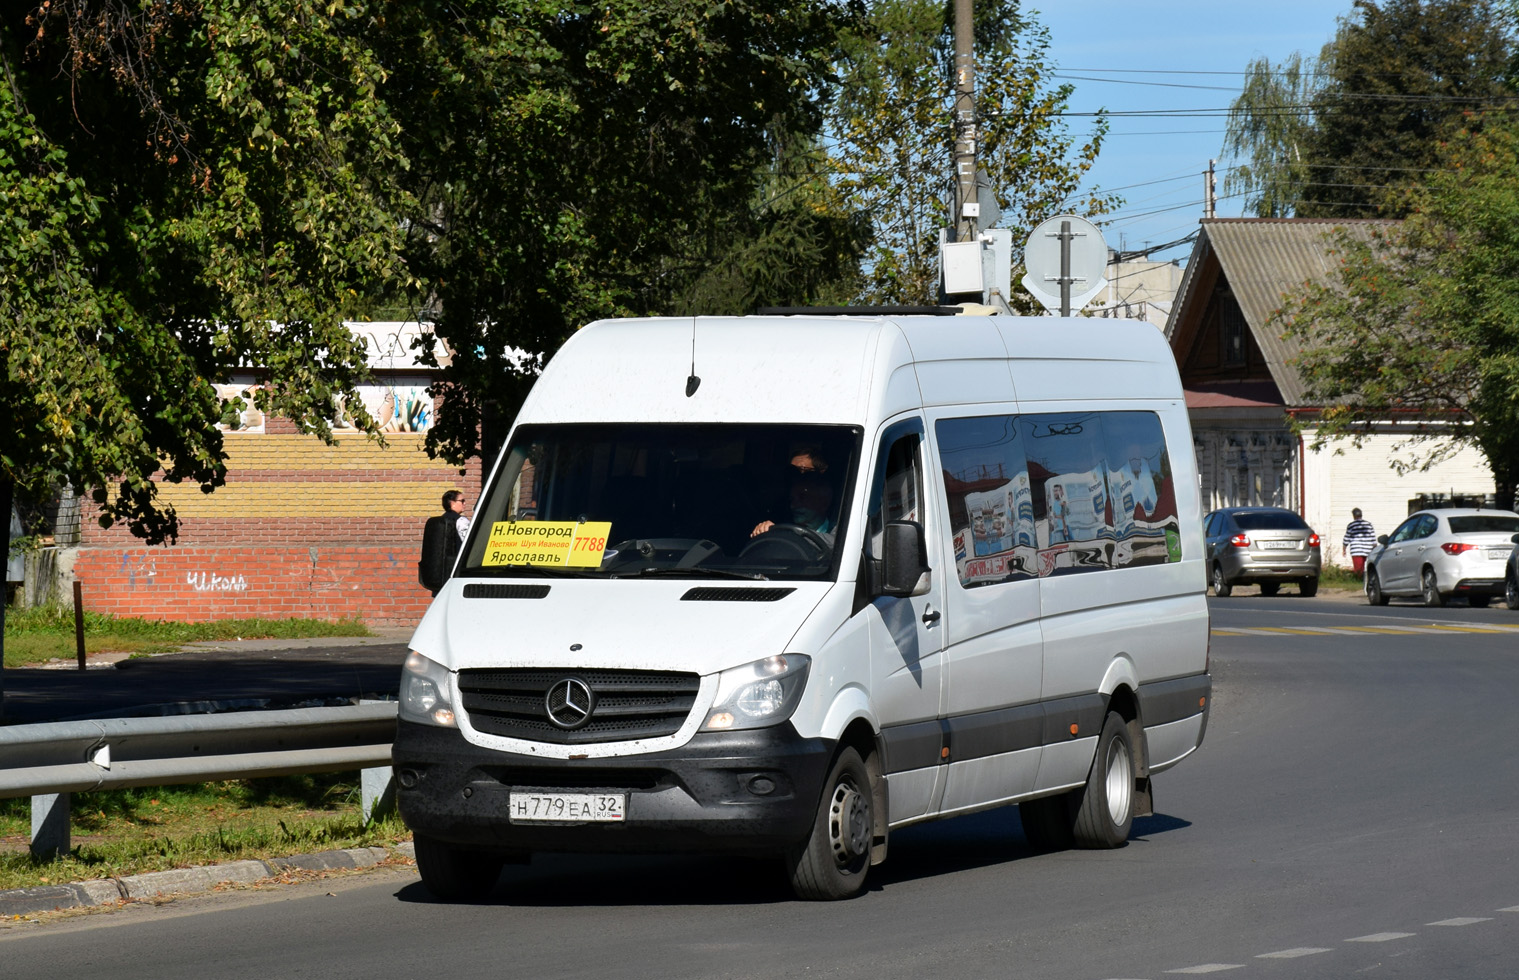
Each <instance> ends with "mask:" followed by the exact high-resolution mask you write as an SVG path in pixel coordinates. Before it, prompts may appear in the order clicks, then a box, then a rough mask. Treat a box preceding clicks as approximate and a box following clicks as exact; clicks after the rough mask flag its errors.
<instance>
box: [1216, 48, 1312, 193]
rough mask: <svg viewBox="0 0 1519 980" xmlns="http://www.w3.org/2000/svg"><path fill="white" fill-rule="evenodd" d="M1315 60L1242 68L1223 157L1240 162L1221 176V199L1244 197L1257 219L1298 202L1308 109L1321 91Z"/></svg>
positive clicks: (1294, 57) (1297, 56)
mask: <svg viewBox="0 0 1519 980" xmlns="http://www.w3.org/2000/svg"><path fill="white" fill-rule="evenodd" d="M1321 78H1322V76H1321V75H1320V74H1319V73H1318V62H1317V61H1315V60H1314V59H1312V58H1308V59H1304V57H1303V55H1302V53H1301V52H1295V53H1293V54H1291V55H1289V56H1288V57H1287V58H1286V59H1285V60H1284V61H1282V62H1281V63H1280V64H1277V65H1272V64H1271V62H1270V60H1269V59H1267V58H1257V59H1255V60H1254V61H1252V62H1251V63H1250V65H1249V67H1247V68H1246V69H1245V88H1244V91H1243V92H1241V93H1240V95H1239V97H1238V98H1236V99H1235V100H1234V102H1233V104H1232V105H1231V106H1230V107H1229V123H1228V128H1227V130H1226V133H1225V136H1224V150H1223V154H1222V155H1223V157H1224V158H1225V159H1229V160H1239V161H1241V162H1240V163H1238V164H1236V165H1235V166H1233V167H1230V168H1229V170H1228V173H1227V175H1226V176H1225V177H1224V187H1223V191H1224V196H1226V197H1228V196H1232V195H1235V194H1243V195H1245V207H1244V209H1245V210H1246V211H1247V212H1249V213H1251V214H1254V215H1255V216H1256V217H1258V218H1283V217H1286V216H1288V215H1290V214H1291V213H1292V210H1293V208H1294V207H1295V206H1296V205H1297V203H1298V201H1300V200H1301V199H1302V195H1303V185H1304V184H1305V183H1306V182H1307V179H1308V176H1307V162H1306V160H1305V159H1304V156H1303V154H1304V151H1305V148H1306V144H1307V142H1308V138H1309V136H1310V135H1311V134H1312V130H1313V117H1312V115H1311V114H1310V112H1309V110H1308V107H1309V106H1311V105H1312V103H1313V99H1314V94H1315V93H1316V92H1317V91H1318V89H1319V88H1320V87H1321V82H1320V79H1321Z"/></svg>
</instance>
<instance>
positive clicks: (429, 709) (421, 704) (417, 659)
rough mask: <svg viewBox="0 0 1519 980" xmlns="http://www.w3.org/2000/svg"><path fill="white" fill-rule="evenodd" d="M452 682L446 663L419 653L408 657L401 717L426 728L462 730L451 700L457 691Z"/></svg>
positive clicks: (404, 672)
mask: <svg viewBox="0 0 1519 980" xmlns="http://www.w3.org/2000/svg"><path fill="white" fill-rule="evenodd" d="M450 679H451V677H450V672H449V670H448V668H446V667H444V666H443V665H442V664H439V663H435V662H434V661H431V660H428V659H427V658H426V657H424V656H422V655H421V654H420V653H418V652H417V651H415V650H413V651H412V652H411V653H409V654H407V655H406V663H405V665H404V666H403V667H402V668H401V707H400V715H401V717H402V718H405V719H406V720H407V721H415V722H420V723H421V724H424V725H438V726H441V727H443V728H457V727H459V725H458V721H457V720H456V719H455V718H454V705H453V701H452V700H451V697H450V692H451V691H452V690H453V685H452V684H451V683H450Z"/></svg>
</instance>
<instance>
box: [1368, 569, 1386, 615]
mask: <svg viewBox="0 0 1519 980" xmlns="http://www.w3.org/2000/svg"><path fill="white" fill-rule="evenodd" d="M1366 601H1367V602H1369V603H1371V604H1372V605H1373V606H1385V605H1387V593H1386V592H1383V591H1382V580H1381V579H1379V578H1377V570H1376V569H1374V568H1368V569H1366Z"/></svg>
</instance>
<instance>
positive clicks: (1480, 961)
mask: <svg viewBox="0 0 1519 980" xmlns="http://www.w3.org/2000/svg"><path fill="white" fill-rule="evenodd" d="M1210 601H1211V603H1212V608H1213V611H1214V622H1213V625H1214V631H1215V633H1214V638H1213V647H1212V667H1213V672H1214V678H1215V692H1214V704H1213V716H1212V721H1211V724H1210V728H1209V732H1208V738H1207V741H1206V743H1205V744H1204V746H1203V748H1202V750H1201V751H1200V752H1199V753H1198V754H1197V755H1195V756H1194V757H1193V758H1191V759H1189V760H1187V761H1186V762H1184V763H1183V764H1182V765H1180V766H1178V767H1177V768H1176V769H1174V770H1172V771H1171V772H1169V773H1165V774H1163V775H1161V776H1159V777H1157V778H1156V781H1155V803H1156V816H1154V817H1149V818H1144V819H1141V820H1138V821H1136V823H1135V829H1134V835H1133V839H1132V840H1131V842H1130V843H1129V844H1128V846H1126V847H1124V848H1122V849H1119V850H1116V851H1108V852H1081V851H1072V852H1064V853H1056V854H1037V853H1034V852H1033V851H1031V850H1030V849H1029V848H1028V847H1027V845H1026V844H1025V843H1024V841H1023V838H1022V835H1021V833H1020V832H1019V830H1018V822H1017V817H1016V813H1015V812H1014V811H1013V810H1011V809H1006V810H1000V811H993V812H991V813H985V814H978V815H975V816H971V817H965V818H961V819H957V820H952V821H946V822H943V823H939V824H932V825H927V826H923V827H919V828H913V829H910V830H908V831H905V832H901V833H898V834H894V835H893V837H892V844H891V849H892V853H891V859H890V861H889V862H888V863H887V864H886V865H884V866H881V867H879V868H876V869H875V871H874V872H873V873H872V875H871V887H870V889H869V891H868V892H867V894H865V895H863V896H861V897H860V898H858V899H855V900H853V901H849V902H845V903H839V904H832V905H818V904H810V903H803V902H798V901H794V900H792V899H791V898H790V897H789V894H788V892H787V891H786V889H785V888H784V886H783V885H782V884H781V882H780V879H779V877H778V876H777V875H776V874H775V873H774V869H773V868H770V867H769V866H768V865H765V864H763V863H759V862H746V861H735V860H731V859H693V858H681V857H669V858H637V859H633V858H619V859H598V858H584V857H580V858H571V857H557V856H547V857H540V858H538V859H536V860H535V861H534V863H533V864H532V865H531V866H530V867H529V868H527V869H522V870H512V869H508V871H507V873H506V874H505V875H504V876H503V878H502V880H501V883H500V884H499V886H498V888H497V890H496V892H495V894H494V895H493V897H492V900H491V901H490V902H489V903H487V904H485V905H481V906H451V905H442V904H437V903H434V902H432V901H430V900H429V898H428V896H427V894H426V892H425V891H423V890H422V888H421V887H420V885H419V884H418V883H417V880H416V878H415V875H414V873H412V872H411V871H409V870H387V871H379V872H375V873H370V874H360V875H351V876H348V877H344V878H341V879H328V880H325V881H319V882H312V883H307V884H301V885H294V886H280V887H276V888H271V889H267V890H257V891H240V892H231V893H225V894H220V895H215V896H207V897H203V898H194V899H185V900H180V901H176V902H173V903H170V904H168V905H164V906H158V907H153V906H140V907H130V908H127V909H123V910H120V911H115V912H109V913H105V914H92V915H87V916H77V917H72V918H63V919H54V920H53V921H48V922H43V923H40V924H38V923H4V924H0V963H3V964H4V968H3V972H4V975H5V976H6V977H17V978H33V977H37V978H41V977H46V976H68V975H85V974H86V971H91V970H115V971H120V970H123V969H125V970H126V971H127V972H130V973H132V974H134V975H144V976H153V977H155V978H163V980H172V978H180V977H183V978H195V980H203V978H205V977H249V978H253V977H257V978H260V980H263V978H267V977H269V976H281V977H304V976H309V977H324V978H328V977H331V978H337V977H365V978H372V977H377V976H378V977H422V976H426V977H446V978H449V980H456V978H472V977H498V976H503V975H513V976H528V977H534V978H548V977H595V978H605V977H609V976H614V977H619V978H620V977H660V978H672V980H675V978H713V977H802V976H806V977H851V978H852V977H861V978H865V977H869V978H882V977H925V976H933V977H978V978H979V977H1038V978H1067V977H1069V978H1083V980H1111V978H1150V980H1160V978H1163V977H1168V976H1179V975H1197V974H1203V973H1223V974H1227V975H1229V976H1231V977H1239V978H1241V980H1245V978H1279V977H1292V978H1320V977H1322V978H1330V977H1333V978H1343V977H1347V976H1352V975H1359V974H1366V975H1370V976H1373V977H1410V978H1414V977H1417V978H1421V980H1423V978H1430V977H1446V978H1460V977H1474V978H1475V977H1483V978H1490V977H1506V976H1511V975H1514V974H1516V973H1519V875H1516V870H1519V835H1516V833H1515V828H1516V816H1515V815H1516V813H1519V752H1516V751H1515V748H1514V746H1515V744H1516V739H1515V737H1514V735H1515V723H1514V722H1513V721H1512V720H1511V718H1512V716H1513V709H1514V705H1515V704H1516V702H1519V613H1515V612H1510V611H1508V610H1504V609H1489V610H1475V609H1469V608H1466V607H1464V606H1452V607H1450V608H1446V609H1437V610H1428V609H1422V608H1416V607H1412V606H1392V607H1388V608H1386V609H1371V608H1369V607H1367V606H1366V605H1365V604H1364V603H1357V602H1353V601H1350V600H1336V599H1331V598H1325V597H1322V596H1321V597H1320V598H1318V599H1311V600H1305V599H1300V598H1297V597H1295V596H1286V595H1284V596H1279V597H1275V598H1271V599H1267V598H1264V597H1259V596H1254V595H1246V596H1238V597H1234V598H1230V599H1225V600H1218V599H1214V600H1210Z"/></svg>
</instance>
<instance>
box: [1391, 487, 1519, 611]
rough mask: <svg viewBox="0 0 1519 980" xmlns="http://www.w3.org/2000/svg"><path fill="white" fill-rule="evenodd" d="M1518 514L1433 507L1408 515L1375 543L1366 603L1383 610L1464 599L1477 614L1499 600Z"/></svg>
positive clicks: (1434, 604) (1516, 530)
mask: <svg viewBox="0 0 1519 980" xmlns="http://www.w3.org/2000/svg"><path fill="white" fill-rule="evenodd" d="M1516 532H1519V514H1515V513H1514V512H1513V511H1507V510H1478V509H1473V508H1467V507H1432V508H1430V509H1428V510H1421V511H1417V512H1415V513H1413V514H1411V515H1409V518H1408V520H1406V521H1404V522H1403V523H1402V524H1399V525H1398V526H1397V529H1396V530H1394V531H1393V532H1392V533H1391V534H1384V535H1382V536H1381V537H1379V538H1377V541H1378V542H1380V544H1379V545H1378V547H1377V549H1376V550H1375V551H1373V552H1372V553H1371V554H1370V555H1368V556H1367V558H1366V601H1367V602H1370V603H1371V604H1372V605H1374V606H1385V605H1387V600H1388V599H1390V598H1393V597H1396V596H1414V597H1417V598H1419V599H1421V600H1423V602H1424V605H1426V606H1443V605H1445V602H1446V600H1447V599H1449V598H1450V597H1452V596H1465V597H1466V600H1467V601H1468V602H1470V603H1471V604H1472V605H1473V606H1477V607H1478V608H1481V607H1483V606H1486V605H1487V604H1488V603H1490V602H1491V601H1492V600H1493V599H1495V598H1497V597H1498V596H1501V595H1503V578H1504V563H1505V562H1507V561H1508V557H1509V555H1510V554H1511V553H1512V552H1513V550H1514V542H1513V538H1514V535H1515V533H1516Z"/></svg>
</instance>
